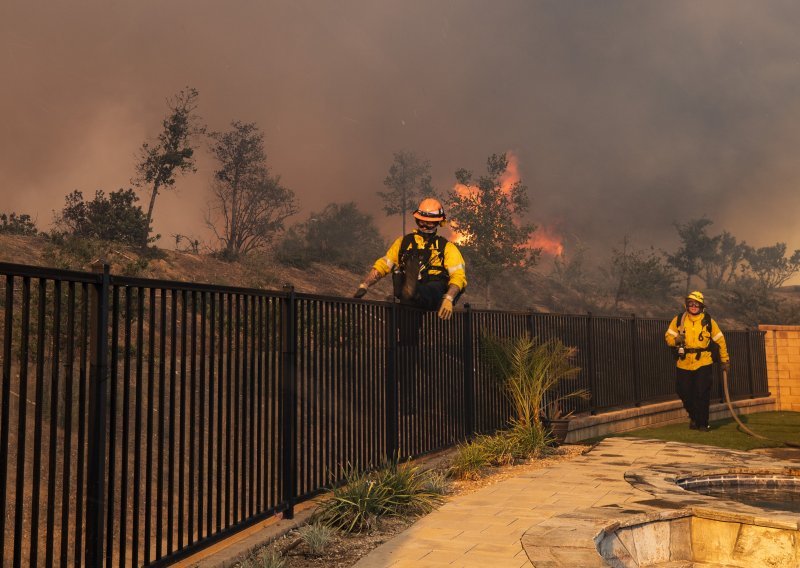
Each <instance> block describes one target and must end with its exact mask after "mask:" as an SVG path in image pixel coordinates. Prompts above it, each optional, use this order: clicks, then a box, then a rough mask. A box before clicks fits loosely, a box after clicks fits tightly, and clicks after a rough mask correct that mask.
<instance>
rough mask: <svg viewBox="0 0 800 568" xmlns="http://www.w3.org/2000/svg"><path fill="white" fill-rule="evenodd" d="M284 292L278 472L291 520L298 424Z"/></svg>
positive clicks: (292, 333) (290, 306)
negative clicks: (279, 470) (280, 434)
mask: <svg viewBox="0 0 800 568" xmlns="http://www.w3.org/2000/svg"><path fill="white" fill-rule="evenodd" d="M284 291H285V292H286V293H287V296H286V297H285V298H282V299H281V360H282V361H281V363H282V364H281V393H282V399H281V400H282V405H281V414H282V420H281V427H282V432H283V436H282V438H281V445H282V446H283V461H282V466H283V467H282V469H281V487H282V488H283V499H282V501H283V502H284V503H285V504H286V510H285V511H284V513H283V517H284V518H285V519H292V518H294V502H295V498H296V493H297V491H296V483H297V451H296V447H295V445H296V439H295V438H296V436H295V428H296V423H297V417H296V415H297V403H296V391H295V388H296V386H297V377H296V368H295V343H296V334H297V329H296V322H295V317H294V314H295V302H296V300H295V293H294V287H293V286H284Z"/></svg>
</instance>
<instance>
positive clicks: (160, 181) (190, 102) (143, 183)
mask: <svg viewBox="0 0 800 568" xmlns="http://www.w3.org/2000/svg"><path fill="white" fill-rule="evenodd" d="M198 96H199V94H198V92H197V89H193V88H189V87H187V88H185V89H183V90H181V91H179V92H178V93H177V94H176V95H175V96H174V97H172V98H171V99H168V100H167V106H168V108H169V114H168V115H167V116H166V117H165V118H164V120H163V121H162V122H161V127H162V130H161V133H160V134H159V135H158V139H157V141H156V142H155V143H153V144H150V143H148V142H145V143H144V144H142V147H141V149H140V151H139V162H138V163H137V164H136V177H135V178H134V179H133V181H132V183H133V184H134V185H136V186H137V187H141V188H147V191H149V193H150V205H149V206H148V208H147V226H148V227H149V226H150V224H151V223H152V220H153V209H154V208H155V204H156V197H157V196H158V193H159V191H162V190H166V189H170V188H172V187H173V186H174V185H175V179H176V177H177V175H178V174H181V173H185V172H195V171H197V168H196V166H195V155H194V151H195V147H196V139H197V137H198V136H199V135H201V134H203V133H204V132H205V128H204V127H203V126H201V125H200V122H199V121H200V119H199V118H198V116H197V115H196V114H195V110H196V109H197V97H198ZM146 240H147V238H145V239H144V240H143V241H142V242H146Z"/></svg>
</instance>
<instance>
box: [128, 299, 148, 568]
mask: <svg viewBox="0 0 800 568" xmlns="http://www.w3.org/2000/svg"><path fill="white" fill-rule="evenodd" d="M143 351H144V288H142V287H139V288H137V290H136V406H135V409H136V412H135V417H134V442H133V464H134V467H133V526H132V527H131V528H132V531H133V535H132V536H133V538H132V541H131V566H138V565H139V533H140V532H141V529H140V527H139V508H140V503H139V499H140V492H141V478H142V471H141V470H142V407H143V406H144V402H143V400H142V392H143V389H142V381H143V376H144V373H143V370H144V369H143V367H144V359H143V355H142V352H143ZM145 537H146V535H145Z"/></svg>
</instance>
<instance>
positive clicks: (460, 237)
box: [450, 151, 564, 256]
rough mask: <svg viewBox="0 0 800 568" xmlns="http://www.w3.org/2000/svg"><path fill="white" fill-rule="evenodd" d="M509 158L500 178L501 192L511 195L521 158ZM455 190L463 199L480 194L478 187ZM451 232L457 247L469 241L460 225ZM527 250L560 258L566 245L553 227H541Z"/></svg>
mask: <svg viewBox="0 0 800 568" xmlns="http://www.w3.org/2000/svg"><path fill="white" fill-rule="evenodd" d="M506 157H507V158H508V167H507V168H506V171H505V172H503V175H502V176H501V177H500V191H501V192H502V193H503V194H505V195H509V194H510V193H511V188H512V187H514V184H516V183H517V182H519V181H520V179H521V177H520V175H519V158H518V157H517V155H516V154H514V153H513V152H511V151H509V152H507V153H506ZM453 190H454V191H455V192H456V193H457V194H458V195H459V196H461V197H464V198H467V199H469V198H475V197H476V196H477V194H478V187H477V186H474V185H464V184H461V183H457V184H455V185H454V186H453ZM450 230H451V233H452V238H451V240H452V241H453V242H454V243H456V244H457V245H461V244H464V242H465V241H466V240H467V235H466V234H464V233H461V232H459V231H458V224H457V223H451V225H450ZM525 247H526V248H541V249H542V252H543V253H544V254H548V255H552V256H559V255H560V254H561V253H563V252H564V245H563V243H562V242H561V237H560V236H558V234H557V233H556V231H555V228H554V227H553V226H544V225H542V226H540V227H538V228H537V229H536V231H535V232H534V233H533V235H531V237H530V239H528V242H527V243H525Z"/></svg>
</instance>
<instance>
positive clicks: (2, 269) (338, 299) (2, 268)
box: [0, 262, 765, 335]
mask: <svg viewBox="0 0 800 568" xmlns="http://www.w3.org/2000/svg"><path fill="white" fill-rule="evenodd" d="M0 275H5V276H21V277H26V276H27V277H31V278H45V279H51V280H67V281H73V282H86V283H90V284H99V283H100V282H101V281H102V278H103V275H102V274H99V273H95V272H81V271H76V270H62V269H58V268H50V267H46V266H30V265H26V264H14V263H10V262H0ZM110 283H111V285H112V286H128V287H134V288H154V289H158V290H164V289H167V290H186V291H189V292H192V291H194V292H221V293H228V294H243V295H251V296H265V297H277V298H286V297H288V296H289V295H290V294H292V293H294V297H295V298H297V299H302V300H314V301H323V302H332V303H344V304H353V303H357V304H371V305H382V306H391V305H392V303H391V302H387V301H382V300H363V299H358V300H356V299H354V298H347V297H342V296H327V295H319V294H308V293H304V292H293V291H292V289H291V287H289V288H284V289H283V290H265V289H262V288H245V287H239V286H226V285H221V284H202V283H197V282H181V281H178V280H161V279H154V278H136V277H132V276H120V275H115V274H111V275H110ZM287 286H290V285H287ZM464 308H466V309H469V310H470V311H471V312H472V313H474V314H485V315H491V314H498V315H505V316H509V315H510V316H534V317H536V316H539V317H564V318H570V319H573V320H574V319H587V318H590V317H591V318H593V319H599V320H623V321H624V320H627V321H630V320H632V319H637V320H639V321H641V322H645V321H649V322H664V323H665V324H666V325H668V324H669V321H670V320H671V318H650V317H637V316H636V314H629V315H612V314H604V315H595V314H592V313H591V312H589V313H583V314H566V313H553V312H536V311H533V310H521V311H519V310H518V311H504V310H494V309H488V308H486V309H476V308H473V307H471V306H470V305H469V303H467V304H464ZM458 311H465V310H464V309H461V310H458ZM734 331H735V332H751V333H760V334H761V335H764V334H765V332H764V331H763V330H759V329H758V328H745V329H729V330H726V332H734Z"/></svg>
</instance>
